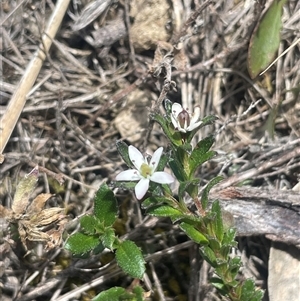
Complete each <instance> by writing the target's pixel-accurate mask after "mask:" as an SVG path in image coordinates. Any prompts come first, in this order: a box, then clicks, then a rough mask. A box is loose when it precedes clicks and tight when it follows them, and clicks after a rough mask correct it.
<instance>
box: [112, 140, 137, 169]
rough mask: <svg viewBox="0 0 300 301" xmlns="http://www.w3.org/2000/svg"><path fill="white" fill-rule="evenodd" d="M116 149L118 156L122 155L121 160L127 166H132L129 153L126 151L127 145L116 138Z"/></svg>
mask: <svg viewBox="0 0 300 301" xmlns="http://www.w3.org/2000/svg"><path fill="white" fill-rule="evenodd" d="M116 147H117V151H118V152H119V154H120V156H121V157H122V159H123V161H124V162H125V163H126V164H127V166H128V167H131V168H133V167H134V165H133V164H132V162H131V160H130V158H129V153H128V145H127V144H126V143H125V142H124V141H122V140H118V141H117V142H116Z"/></svg>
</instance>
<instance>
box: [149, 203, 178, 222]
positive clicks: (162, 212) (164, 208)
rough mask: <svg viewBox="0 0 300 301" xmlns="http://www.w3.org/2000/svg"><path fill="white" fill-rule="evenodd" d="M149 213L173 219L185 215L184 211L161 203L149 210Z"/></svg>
mask: <svg viewBox="0 0 300 301" xmlns="http://www.w3.org/2000/svg"><path fill="white" fill-rule="evenodd" d="M147 213H148V214H150V215H154V216H158V217H170V218H171V219H178V218H181V217H183V213H182V212H181V211H180V210H178V209H175V208H173V207H171V206H168V205H159V206H155V207H152V208H149V209H148V210H147Z"/></svg>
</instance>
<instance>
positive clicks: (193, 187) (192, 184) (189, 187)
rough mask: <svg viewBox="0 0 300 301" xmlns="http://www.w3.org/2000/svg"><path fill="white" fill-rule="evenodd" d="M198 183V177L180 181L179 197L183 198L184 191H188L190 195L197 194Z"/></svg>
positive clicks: (194, 195)
mask: <svg viewBox="0 0 300 301" xmlns="http://www.w3.org/2000/svg"><path fill="white" fill-rule="evenodd" d="M199 184H200V179H193V180H191V181H185V182H181V183H180V184H179V188H178V196H179V198H183V196H184V193H185V192H188V193H189V194H190V195H191V196H192V197H196V196H197V194H198V186H199Z"/></svg>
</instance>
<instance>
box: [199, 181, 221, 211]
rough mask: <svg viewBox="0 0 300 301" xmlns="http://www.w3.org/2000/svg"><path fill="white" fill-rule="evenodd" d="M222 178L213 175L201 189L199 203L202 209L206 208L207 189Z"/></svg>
mask: <svg viewBox="0 0 300 301" xmlns="http://www.w3.org/2000/svg"><path fill="white" fill-rule="evenodd" d="M222 180H223V177H221V176H218V177H215V178H213V179H212V180H210V181H209V183H208V184H207V185H206V186H205V188H204V189H203V191H202V195H201V204H202V208H203V210H205V209H206V208H207V204H208V194H209V191H210V190H211V189H212V188H213V187H214V186H215V185H216V184H218V183H219V182H221V181H222Z"/></svg>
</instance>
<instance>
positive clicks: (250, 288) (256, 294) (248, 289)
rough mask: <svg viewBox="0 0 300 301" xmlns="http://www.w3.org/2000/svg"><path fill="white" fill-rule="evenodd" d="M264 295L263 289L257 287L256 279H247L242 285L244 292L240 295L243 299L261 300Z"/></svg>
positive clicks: (246, 300) (242, 300)
mask: <svg viewBox="0 0 300 301" xmlns="http://www.w3.org/2000/svg"><path fill="white" fill-rule="evenodd" d="M263 296H264V292H263V291H262V290H257V289H256V288H255V284H254V281H253V280H251V279H247V280H246V281H245V282H244V284H243V286H242V294H241V297H240V300H241V301H260V300H262V298H263Z"/></svg>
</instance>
